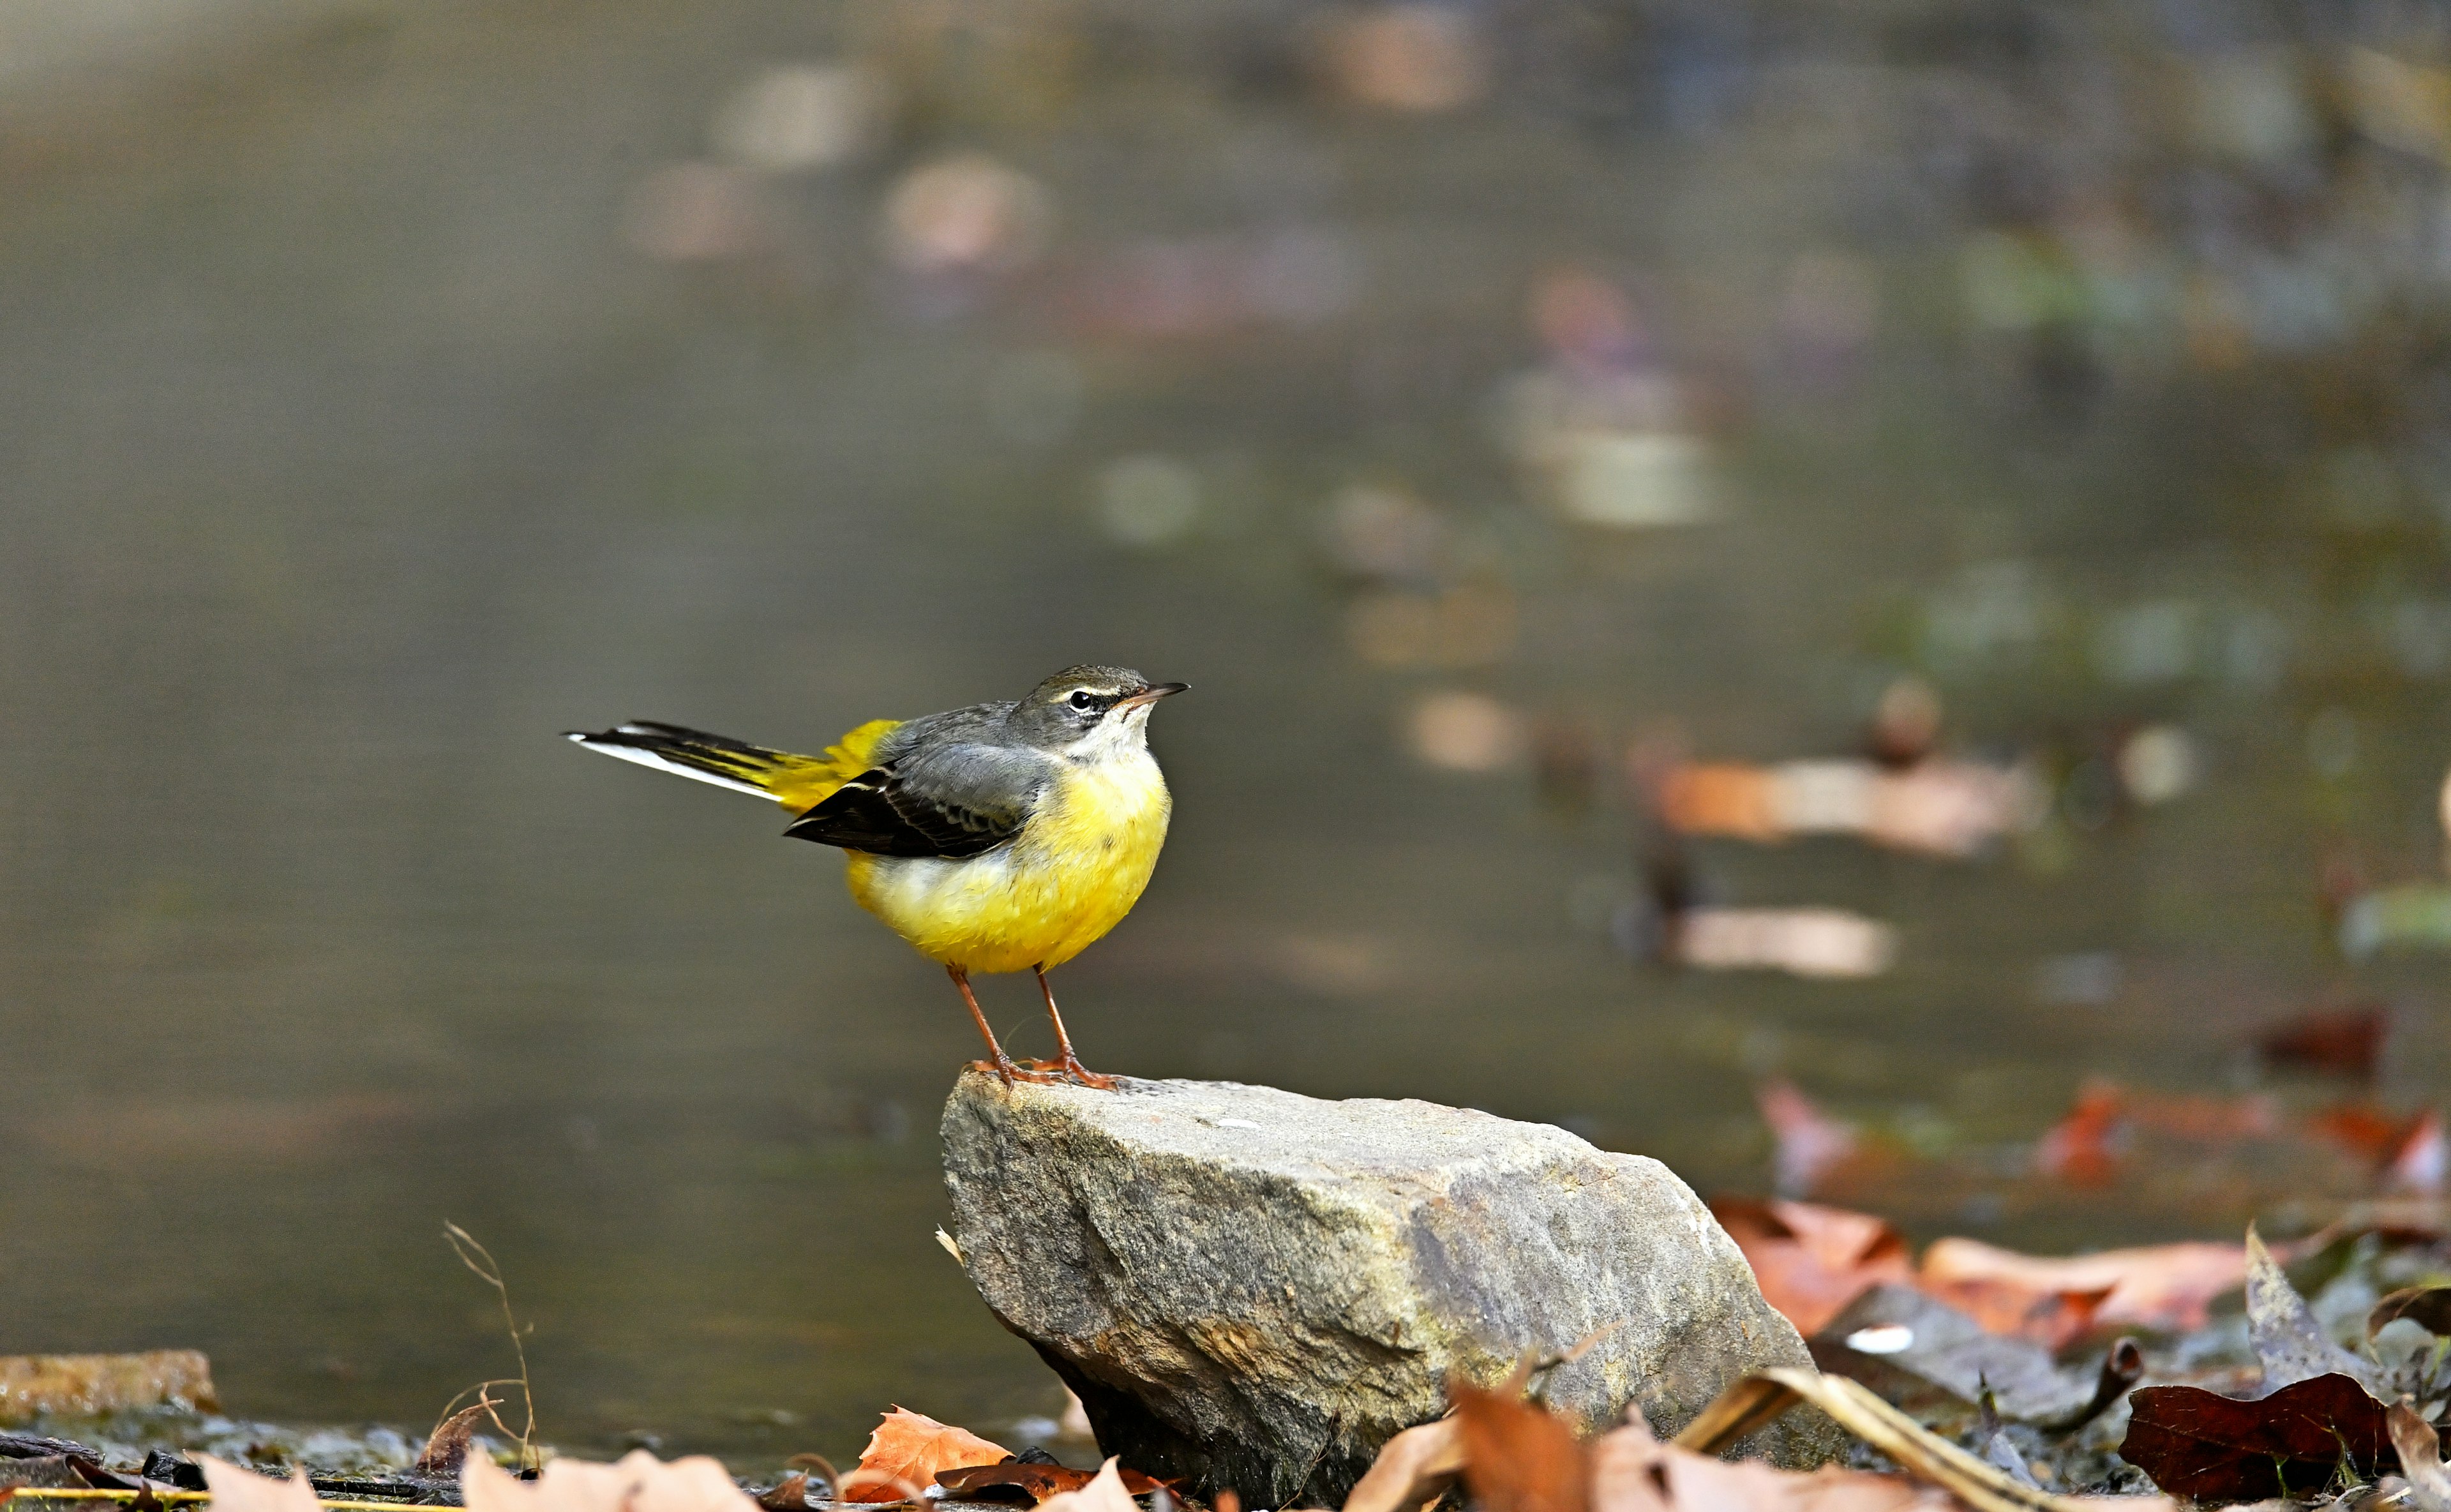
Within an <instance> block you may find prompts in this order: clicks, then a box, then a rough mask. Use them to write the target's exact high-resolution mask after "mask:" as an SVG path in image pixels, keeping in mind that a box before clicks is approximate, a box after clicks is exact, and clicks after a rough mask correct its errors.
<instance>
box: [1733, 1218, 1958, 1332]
mask: <svg viewBox="0 0 2451 1512" xmlns="http://www.w3.org/2000/svg"><path fill="white" fill-rule="evenodd" d="M1711 1215H1712V1216H1713V1217H1715V1218H1716V1219H1718V1220H1719V1226H1720V1227H1723V1228H1725V1229H1726V1230H1727V1231H1728V1237H1730V1238H1731V1239H1734V1240H1735V1242H1736V1247H1737V1248H1738V1249H1739V1250H1741V1251H1743V1253H1744V1257H1745V1260H1746V1263H1747V1264H1749V1265H1751V1266H1752V1267H1754V1279H1755V1281H1756V1282H1758V1283H1759V1284H1760V1286H1761V1291H1762V1296H1763V1298H1764V1299H1765V1300H1766V1301H1768V1302H1769V1303H1770V1305H1771V1306H1773V1307H1775V1308H1776V1309H1777V1310H1778V1311H1779V1312H1780V1314H1782V1315H1783V1316H1784V1317H1785V1318H1786V1319H1787V1321H1788V1322H1790V1323H1792V1324H1794V1325H1795V1327H1796V1331H1797V1332H1799V1333H1802V1334H1806V1335H1811V1334H1815V1333H1818V1332H1820V1331H1821V1330H1822V1328H1824V1327H1825V1326H1827V1325H1828V1324H1829V1322H1830V1320H1831V1319H1833V1318H1834V1317H1836V1316H1837V1315H1838V1313H1839V1312H1840V1311H1841V1310H1842V1309H1843V1308H1845V1307H1846V1306H1847V1305H1848V1304H1849V1303H1851V1302H1853V1301H1854V1300H1855V1299H1856V1298H1857V1297H1859V1296H1861V1295H1862V1294H1863V1293H1864V1292H1865V1291H1866V1290H1868V1289H1870V1288H1871V1287H1873V1286H1878V1285H1880V1284H1881V1283H1882V1282H1885V1281H1909V1280H1911V1279H1912V1276H1913V1273H1914V1267H1913V1263H1912V1261H1911V1260H1910V1259H1909V1258H1908V1255H1907V1242H1906V1240H1904V1239H1903V1238H1901V1237H1899V1235H1898V1231H1897V1230H1896V1229H1894V1228H1892V1227H1890V1226H1889V1225H1888V1224H1886V1223H1883V1222H1882V1221H1881V1220H1880V1219H1878V1218H1874V1217H1873V1216H1872V1215H1871V1214H1869V1213H1859V1212H1850V1211H1848V1210H1847V1209H1845V1208H1826V1207H1823V1206H1820V1205H1819V1204H1816V1203H1803V1202H1790V1201H1788V1200H1786V1199H1784V1198H1777V1197H1774V1198H1771V1199H1769V1200H1767V1201H1759V1200H1755V1199H1754V1198H1749V1197H1716V1198H1713V1199H1712V1201H1711Z"/></svg>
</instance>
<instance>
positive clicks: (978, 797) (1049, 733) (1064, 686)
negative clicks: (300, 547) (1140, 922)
mask: <svg viewBox="0 0 2451 1512" xmlns="http://www.w3.org/2000/svg"><path fill="white" fill-rule="evenodd" d="M1183 689H1184V685H1183V684H1182V683H1180V682H1151V681H1149V680H1148V679H1147V677H1142V676H1141V675H1140V674H1139V673H1137V672H1133V671H1131V670H1129V669H1128V668H1125V667H1067V668H1065V669H1064V670H1063V671H1062V672H1059V673H1057V674H1056V675H1055V676H1053V677H1049V678H1048V679H1047V680H1046V681H1045V682H1042V683H1040V684H1039V685H1038V686H1037V687H1035V688H1032V689H1031V690H1030V691H1029V697H1026V698H1023V699H1022V700H1020V701H1019V702H1017V703H974V704H972V705H971V706H970V707H969V708H967V709H953V710H950V711H948V712H947V713H944V714H931V715H928V716H926V717H922V718H917V719H871V720H870V721H869V722H868V723H866V724H863V725H861V726H860V727H859V728H858V729H856V730H853V731H852V732H851V733H850V734H849V735H846V736H843V737H842V739H841V740H840V741H839V742H837V743H836V744H834V745H832V746H829V747H827V748H826V754H825V755H824V756H794V755H792V754H791V753H790V752H788V751H770V750H768V749H766V748H765V747H764V746H757V745H751V744H749V743H747V742H746V741H742V740H735V739H731V738H729V737H728V736H719V735H708V734H707V733H705V732H704V731H702V730H685V729H682V728H681V727H680V726H678V725H671V724H652V723H649V722H647V721H644V720H640V721H638V722H637V723H633V724H624V725H617V726H615V727H614V728H613V729H610V730H606V731H603V732H601V733H600V734H597V735H588V734H586V733H584V732H582V731H578V730H573V731H571V732H570V733H569V734H570V738H571V739H573V740H576V741H578V743H579V744H580V745H583V746H585V747H587V749H589V750H590V751H601V752H603V753H604V754H605V755H606V756H618V757H620V758H621V759H622V760H624V761H636V762H637V763H638V764H639V765H641V766H651V767H659V768H661V769H662V770H664V771H666V772H676V773H678V774H679V775H680V776H685V777H695V778H696V779H697V780H698V781H700V782H712V783H714V784H716V786H718V787H726V788H731V789H734V790H735V791H736V792H740V793H749V794H755V795H756V796H758V797H761V798H772V799H774V800H775V802H777V803H780V804H781V805H783V807H785V808H787V809H790V810H791V811H792V812H793V813H794V814H795V815H798V817H796V818H794V820H793V821H792V822H791V823H790V824H789V825H786V826H785V827H784V830H783V833H784V834H785V835H791V836H793V837H794V838H796V839H802V840H814V841H816V842H817V843H818V844H820V845H831V846H833V847H835V848H837V849H839V850H842V851H846V852H848V853H850V854H849V860H850V880H851V895H852V896H853V898H855V899H857V900H858V902H859V906H860V907H862V908H864V909H866V910H868V911H869V912H870V913H873V914H875V915H876V916H877V917H878V918H881V919H883V920H884V921H885V922H886V923H888V924H890V925H892V927H893V932H894V933H897V934H899V935H901V936H902V937H903V938H904V939H906V940H909V941H910V942H911V943H912V945H913V946H914V947H916V948H917V950H918V952H919V953H920V954H922V955H925V956H927V957H928V958H929V959H930V960H932V961H936V962H939V963H941V964H942V965H943V966H944V968H945V970H946V972H948V973H949V974H950V975H951V977H952V978H953V985H954V986H955V987H957V988H959V989H961V992H962V1001H963V1002H964V1003H967V1004H969V1005H970V1010H971V1018H972V1019H973V1020H975V1021H976V1022H977V1024H978V1026H979V1032H980V1033H981V1034H982V1035H984V1036H986V1038H987V1042H988V1054H989V1055H990V1059H989V1060H986V1061H982V1062H979V1063H978V1064H979V1065H981V1066H982V1067H985V1068H986V1069H988V1070H993V1071H994V1072H995V1073H996V1074H997V1075H999V1076H1002V1077H1003V1078H1004V1079H1005V1081H1006V1082H1007V1083H1010V1082H1012V1081H1014V1080H1016V1079H1020V1080H1026V1081H1049V1082H1051V1081H1063V1080H1069V1081H1072V1082H1076V1083H1079V1084H1081V1085H1083V1086H1087V1087H1103V1088H1112V1087H1113V1086H1114V1085H1115V1080H1114V1078H1113V1077H1111V1076H1101V1075H1099V1074H1098V1073H1097V1072H1095V1071H1092V1070H1089V1069H1088V1067H1086V1066H1083V1065H1082V1064H1081V1061H1080V1058H1079V1057H1078V1056H1076V1055H1074V1054H1073V1053H1072V1040H1071V1037H1070V1036H1069V1035H1068V1034H1066V1033H1065V1032H1064V1016H1063V1015H1062V1014H1061V1013H1058V1012H1057V1011H1055V993H1054V992H1053V990H1052V989H1050V988H1049V987H1048V985H1047V973H1048V972H1049V971H1052V970H1053V969H1054V968H1056V967H1058V966H1061V965H1063V964H1064V963H1065V962H1066V961H1069V960H1070V959H1071V958H1072V957H1074V956H1075V955H1078V954H1080V953H1081V952H1083V951H1085V950H1088V948H1089V947H1090V946H1091V945H1092V944H1094V943H1096V942H1097V940H1098V939H1099V938H1100V937H1101V936H1103V935H1104V934H1105V933H1107V932H1108V930H1111V929H1113V928H1114V927H1115V926H1116V925H1117V924H1120V923H1122V922H1123V918H1124V915H1125V914H1127V913H1130V912H1131V910H1132V905H1133V904H1134V903H1136V902H1138V901H1140V895H1141V890H1142V889H1144V888H1146V887H1147V886H1148V879H1149V873H1150V872H1151V871H1153V870H1155V868H1156V866H1157V853H1158V849H1159V847H1161V846H1163V845H1165V844H1166V821H1167V815H1170V814H1171V813H1172V812H1173V809H1174V799H1173V797H1172V795H1169V794H1168V793H1167V791H1166V777H1165V776H1164V775H1163V774H1161V773H1160V772H1159V771H1158V769H1157V760H1156V758H1155V757H1153V756H1150V755H1149V750H1148V717H1149V710H1150V709H1151V708H1152V707H1154V706H1155V705H1156V703H1157V700H1159V699H1160V698H1163V697H1167V696H1168V695H1170V694H1177V693H1181V692H1182V691H1183ZM1023 971H1027V972H1036V973H1037V976H1038V991H1039V992H1040V994H1041V995H1043V996H1044V997H1045V998H1046V999H1047V1016H1048V1017H1049V1019H1050V1020H1052V1021H1053V1022H1054V1025H1055V1048H1056V1051H1057V1053H1058V1055H1059V1059H1057V1060H1056V1061H1055V1062H1054V1063H1053V1064H1052V1065H1049V1064H1048V1063H1046V1062H1040V1061H1027V1062H1023V1063H1020V1064H1015V1063H1014V1062H1013V1061H1012V1059H1011V1058H1010V1057H1009V1056H1007V1055H1006V1054H1005V1052H1004V1047H1003V1046H1001V1045H999V1044H997V1043H996V1037H995V1031H993V1030H991V1029H990V1028H988V1019H987V1015H986V1014H985V1013H982V1012H980V1011H979V1000H978V998H977V997H976V996H975V995H974V994H972V992H971V972H1023Z"/></svg>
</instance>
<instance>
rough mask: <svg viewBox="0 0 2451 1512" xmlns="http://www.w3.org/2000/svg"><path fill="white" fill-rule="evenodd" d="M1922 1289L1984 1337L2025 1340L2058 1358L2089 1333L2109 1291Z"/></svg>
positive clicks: (1937, 1285)
mask: <svg viewBox="0 0 2451 1512" xmlns="http://www.w3.org/2000/svg"><path fill="white" fill-rule="evenodd" d="M1923 1289H1924V1290H1925V1291H1927V1292H1929V1293H1930V1294H1931V1295H1932V1296H1933V1297H1935V1298H1938V1299H1939V1300H1940V1301H1942V1302H1945V1303H1947V1304H1949V1305H1950V1306H1952V1307H1954V1308H1956V1309H1957V1310H1958V1311H1960V1312H1962V1313H1964V1314H1966V1315H1967V1316H1968V1317H1970V1318H1971V1319H1973V1320H1974V1321H1975V1322H1976V1323H1978V1324H1980V1325H1982V1326H1983V1327H1984V1329H1985V1330H1986V1331H1987V1332H1990V1333H1996V1334H2000V1335H2003V1336H2005V1337H2008V1338H2012V1339H2025V1340H2029V1341H2031V1342H2032V1343H2035V1344H2038V1345H2042V1346H2043V1347H2044V1348H2046V1349H2049V1350H2050V1351H2051V1352H2053V1353H2055V1354H2056V1353H2057V1352H2059V1351H2060V1350H2062V1349H2065V1348H2067V1347H2068V1346H2069V1345H2072V1344H2074V1343H2076V1342H2077V1341H2078V1340H2079V1339H2082V1338H2084V1337H2085V1336H2086V1335H2087V1334H2088V1333H2091V1332H2092V1331H2093V1329H2094V1325H2095V1323H2096V1321H2097V1320H2098V1317H2099V1315H2100V1313H2101V1311H2102V1304H2103V1301H2104V1299H2105V1298H2107V1297H2108V1296H2109V1295H2110V1288H2109V1287H2108V1286H2098V1287H2096V1288H2094V1289H2093V1290H2090V1291H2053V1292H2046V1293H2043V1294H2040V1295H2037V1294H2036V1293H2034V1292H2032V1291H2029V1290H2028V1289H2027V1288H2025V1287H2023V1286H2010V1285H2006V1284H2003V1283H2000V1282H1996V1281H1980V1280H1976V1281H1951V1282H1945V1283H1944V1282H1937V1281H1927V1282H1925V1283H1924V1284H1923Z"/></svg>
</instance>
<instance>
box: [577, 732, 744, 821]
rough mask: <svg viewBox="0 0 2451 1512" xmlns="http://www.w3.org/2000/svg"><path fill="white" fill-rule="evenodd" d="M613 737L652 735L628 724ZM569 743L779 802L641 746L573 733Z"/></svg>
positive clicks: (716, 774)
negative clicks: (620, 743) (619, 743)
mask: <svg viewBox="0 0 2451 1512" xmlns="http://www.w3.org/2000/svg"><path fill="white" fill-rule="evenodd" d="M615 733H616V734H618V735H653V734H655V732H654V731H650V730H641V729H639V728H638V727H637V726H636V725H627V724H625V725H622V726H620V727H619V728H618V730H616V732H615ZM570 740H571V743H572V744H574V745H581V746H585V747H586V748H587V749H588V750H590V751H594V752H597V753H598V754H599V755H602V756H611V757H613V758H614V759H615V760H617V761H635V762H637V764H638V765H640V766H642V767H653V768H655V769H656V770H657V771H658V772H669V773H671V774H672V775H673V776H676V777H688V778H689V779H690V780H691V781H693V782H705V783H709V784H712V785H713V786H715V787H718V788H728V789H730V790H731V791H733V792H735V793H746V794H748V795H750V796H751V797H754V798H764V799H765V800H766V801H767V802H769V803H778V802H780V801H782V800H781V799H779V798H777V797H775V795H773V794H772V793H769V792H767V791H766V790H765V789H764V788H761V787H758V786H756V785H755V784H754V783H748V782H743V781H741V780H740V779H739V778H737V777H727V776H722V775H720V774H719V773H714V772H701V771H699V770H698V769H697V768H696V767H688V766H683V765H681V764H680V763H679V762H677V761H668V760H666V759H665V758H664V757H662V756H658V755H657V754H656V753H655V752H653V751H649V750H647V749H645V748H644V747H641V746H635V745H614V744H612V743H611V742H610V741H601V740H598V739H597V738H596V737H594V736H586V735H580V734H578V733H577V732H575V731H574V732H573V733H572V734H571V736H570Z"/></svg>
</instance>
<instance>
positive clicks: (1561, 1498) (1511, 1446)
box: [1447, 1374, 1585, 1512]
mask: <svg viewBox="0 0 2451 1512" xmlns="http://www.w3.org/2000/svg"><path fill="white" fill-rule="evenodd" d="M1518 1380H1519V1381H1520V1374H1519V1376H1518ZM1447 1395H1448V1396H1449V1397H1450V1398H1452V1399H1453V1400H1454V1402H1455V1412H1456V1431H1457V1433H1458V1434H1459V1435H1460V1436H1461V1438H1462V1440H1463V1478H1464V1483H1466V1484H1467V1485H1469V1486H1471V1487H1472V1495H1473V1500H1474V1501H1476V1502H1479V1503H1480V1505H1481V1507H1482V1508H1484V1509H1485V1512H1583V1504H1584V1498H1583V1490H1584V1482H1585V1469H1584V1463H1583V1460H1584V1456H1583V1446H1582V1445H1581V1444H1579V1443H1576V1442H1575V1430H1574V1429H1573V1428H1572V1427H1569V1426H1568V1425H1567V1424H1566V1423H1565V1421H1564V1420H1563V1419H1560V1418H1557V1417H1554V1416H1552V1415H1551V1414H1549V1413H1548V1412H1547V1411H1545V1410H1543V1409H1542V1408H1539V1407H1537V1406H1533V1405H1531V1404H1527V1403H1524V1402H1520V1401H1518V1400H1517V1399H1516V1397H1515V1395H1514V1391H1513V1389H1512V1388H1511V1386H1510V1389H1507V1390H1501V1391H1484V1390H1482V1389H1481V1388H1480V1387H1479V1386H1476V1385H1474V1384H1472V1383H1470V1382H1468V1381H1461V1380H1459V1381H1454V1382H1450V1383H1449V1384H1448V1385H1447Z"/></svg>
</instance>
